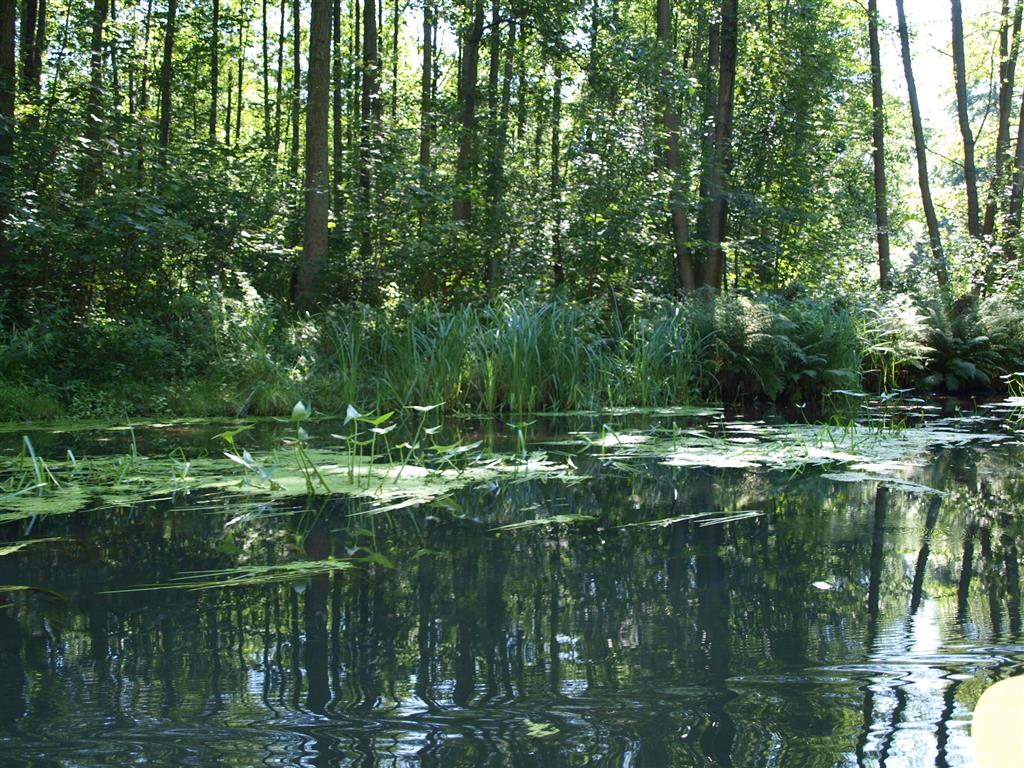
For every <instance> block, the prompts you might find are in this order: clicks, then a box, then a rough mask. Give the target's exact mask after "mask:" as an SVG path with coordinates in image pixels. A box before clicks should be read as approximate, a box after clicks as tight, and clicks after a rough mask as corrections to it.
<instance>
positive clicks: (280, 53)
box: [274, 0, 287, 162]
mask: <svg viewBox="0 0 1024 768" xmlns="http://www.w3.org/2000/svg"><path fill="white" fill-rule="evenodd" d="M286 8H287V0H281V8H280V13H281V16H280V19H279V26H278V30H277V81H276V83H275V88H276V96H275V99H274V161H275V162H276V161H277V155H278V152H280V151H281V103H282V102H283V101H284V19H285V16H286V15H287V13H286V12H285V9H286Z"/></svg>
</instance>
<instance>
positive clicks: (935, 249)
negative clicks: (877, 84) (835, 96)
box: [896, 0, 949, 288]
mask: <svg viewBox="0 0 1024 768" xmlns="http://www.w3.org/2000/svg"><path fill="white" fill-rule="evenodd" d="M896 14H897V17H898V19H899V33H900V49H901V51H902V54H903V73H904V75H905V76H906V79H907V95H908V97H909V99H910V117H911V122H912V123H913V126H914V152H915V154H916V155H917V180H918V184H919V185H920V187H921V204H922V205H923V207H924V217H925V221H926V222H927V224H928V239H929V242H930V244H931V250H932V258H933V260H934V262H935V277H936V279H937V280H938V282H939V286H940V287H943V288H944V287H945V286H946V284H947V283H948V282H949V280H948V275H947V271H946V257H945V254H943V252H942V236H941V234H940V232H939V219H938V217H937V216H936V215H935V205H934V204H933V203H932V188H931V183H930V182H929V180H928V148H927V147H926V146H925V141H924V126H923V125H922V123H921V107H920V104H919V103H918V100H917V84H916V83H915V81H914V67H913V62H912V61H911V58H910V33H909V31H908V30H907V16H906V13H905V12H904V10H903V0H896Z"/></svg>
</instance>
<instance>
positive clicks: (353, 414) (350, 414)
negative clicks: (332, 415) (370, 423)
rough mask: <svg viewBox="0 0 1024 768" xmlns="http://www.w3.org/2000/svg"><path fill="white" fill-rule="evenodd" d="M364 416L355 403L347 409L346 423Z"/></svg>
mask: <svg viewBox="0 0 1024 768" xmlns="http://www.w3.org/2000/svg"><path fill="white" fill-rule="evenodd" d="M362 416H363V414H361V413H360V412H359V411H357V410H356V407H355V406H354V405H350V406H349V407H348V408H347V409H346V410H345V423H346V424H348V423H349V422H350V421H352V420H353V419H360V418H362Z"/></svg>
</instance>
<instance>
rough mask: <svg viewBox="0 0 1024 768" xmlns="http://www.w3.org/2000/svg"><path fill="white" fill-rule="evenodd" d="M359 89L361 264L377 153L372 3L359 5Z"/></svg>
mask: <svg viewBox="0 0 1024 768" xmlns="http://www.w3.org/2000/svg"><path fill="white" fill-rule="evenodd" d="M362 55H363V87H362V99H361V101H360V106H359V116H360V135H359V154H360V157H359V188H360V190H361V191H362V197H363V200H362V202H363V206H362V207H363V210H362V212H361V213H362V216H361V218H362V221H361V227H360V241H359V252H360V255H361V256H362V257H363V259H364V260H365V261H369V260H370V259H371V258H372V257H373V223H374V210H373V209H374V205H373V193H372V190H373V178H374V176H375V173H374V166H375V165H376V159H377V158H376V154H377V152H378V151H379V142H378V132H379V130H380V92H379V90H378V87H379V80H378V77H377V75H378V73H379V70H380V59H379V57H378V53H377V10H376V7H375V3H374V0H365V2H364V3H363V51H362Z"/></svg>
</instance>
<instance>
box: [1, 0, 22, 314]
mask: <svg viewBox="0 0 1024 768" xmlns="http://www.w3.org/2000/svg"><path fill="white" fill-rule="evenodd" d="M15 13H16V10H15V5H14V0H0V299H6V303H7V306H6V307H3V309H4V310H6V313H7V317H0V320H8V319H10V317H11V316H13V315H16V314H17V312H16V305H17V304H18V302H19V294H18V285H19V284H20V280H19V279H18V275H17V265H16V264H15V258H14V256H15V252H14V243H13V242H12V241H11V237H10V233H9V232H8V229H7V224H6V223H5V222H6V220H7V216H8V215H9V214H10V212H11V203H12V201H13V199H14V104H15V98H16V94H17V90H18V87H17V76H18V75H17V65H16V61H15V59H16V50H15V45H14V37H15V34H14V28H15V23H14V22H15V18H14V17H15Z"/></svg>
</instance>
